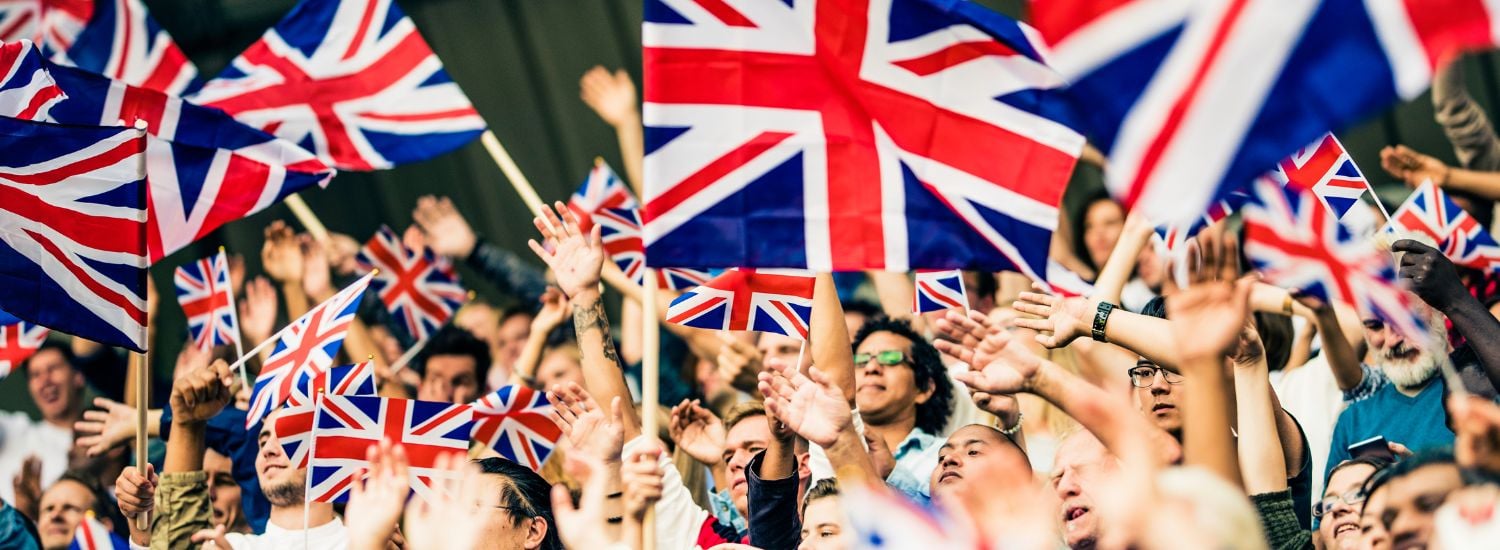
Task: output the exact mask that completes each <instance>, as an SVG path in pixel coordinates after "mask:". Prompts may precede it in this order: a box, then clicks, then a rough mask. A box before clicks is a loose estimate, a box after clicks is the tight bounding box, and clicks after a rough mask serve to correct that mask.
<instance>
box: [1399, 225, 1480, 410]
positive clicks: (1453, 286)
mask: <svg viewBox="0 0 1500 550" xmlns="http://www.w3.org/2000/svg"><path fill="white" fill-rule="evenodd" d="M1391 251H1393V252H1400V253H1402V254H1401V266H1400V276H1401V278H1402V279H1406V280H1408V281H1411V286H1412V292H1415V293H1416V294H1417V296H1419V297H1421V298H1422V301H1424V302H1427V304H1428V305H1430V306H1432V307H1433V309H1436V310H1438V311H1439V312H1442V314H1443V315H1446V316H1448V320H1450V321H1453V328H1455V329H1458V333H1459V334H1462V335H1463V336H1464V338H1465V339H1466V340H1468V341H1469V347H1471V348H1473V349H1474V353H1475V354H1476V355H1478V356H1479V362H1480V363H1481V364H1482V365H1484V373H1485V375H1486V376H1487V377H1488V378H1489V379H1490V384H1493V385H1494V386H1496V387H1500V321H1497V320H1495V317H1494V316H1493V315H1490V312H1489V310H1487V309H1485V308H1484V305H1483V304H1480V303H1479V300H1476V299H1474V296H1472V295H1470V294H1469V291H1468V290H1467V289H1465V288H1464V285H1463V283H1461V282H1459V280H1458V271H1457V270H1455V269H1454V268H1453V262H1452V261H1451V260H1449V259H1448V258H1447V257H1446V256H1444V255H1443V254H1442V253H1441V252H1438V250H1437V249H1435V248H1433V247H1430V246H1427V245H1425V244H1422V243H1419V242H1417V241H1414V240H1411V239H1401V240H1399V241H1396V242H1395V243H1392V244H1391Z"/></svg>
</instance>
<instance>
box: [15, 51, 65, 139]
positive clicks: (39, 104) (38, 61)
mask: <svg viewBox="0 0 1500 550" xmlns="http://www.w3.org/2000/svg"><path fill="white" fill-rule="evenodd" d="M45 65H46V64H45V63H44V62H43V61H42V54H41V53H40V52H38V51H37V49H36V47H35V46H33V45H32V43H31V41H30V40H20V41H16V42H7V43H5V44H0V78H3V80H0V116H8V117H12V118H20V119H25V120H46V119H47V113H48V111H49V110H51V109H52V106H53V105H56V104H57V103H58V102H59V101H62V99H63V93H62V88H59V87H57V83H56V82H53V80H52V77H51V76H48V75H47V71H46V69H45Z"/></svg>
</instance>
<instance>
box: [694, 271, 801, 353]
mask: <svg viewBox="0 0 1500 550" xmlns="http://www.w3.org/2000/svg"><path fill="white" fill-rule="evenodd" d="M813 280H814V277H813V274H812V273H811V272H808V271H802V270H798V269H729V270H725V271H724V273H721V274H719V276H718V277H714V278H713V279H711V280H709V281H708V282H706V283H703V284H702V285H699V286H697V287H695V288H692V289H690V290H688V291H687V292H684V293H683V294H682V295H681V296H678V297H677V299H675V300H672V304H671V305H670V306H668V307H667V322H668V323H675V324H679V325H683V326H689V327H696V328H706V329H711V330H754V331H760V332H774V333H777V334H785V335H787V336H791V337H793V338H800V339H803V340H806V339H807V327H808V324H809V323H811V322H812V300H813Z"/></svg>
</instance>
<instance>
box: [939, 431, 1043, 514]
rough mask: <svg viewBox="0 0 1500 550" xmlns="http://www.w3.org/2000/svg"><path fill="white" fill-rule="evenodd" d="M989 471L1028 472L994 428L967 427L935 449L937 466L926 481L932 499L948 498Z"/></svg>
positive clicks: (1017, 452)
mask: <svg viewBox="0 0 1500 550" xmlns="http://www.w3.org/2000/svg"><path fill="white" fill-rule="evenodd" d="M989 467H1000V468H1005V469H1012V468H1019V469H1025V470H1026V472H1027V473H1028V474H1029V473H1030V472H1031V464H1030V463H1029V462H1027V460H1026V455H1025V454H1023V453H1022V452H1021V450H1020V449H1018V448H1016V445H1015V443H1011V442H1010V440H1009V439H1006V438H1005V436H1004V435H1001V434H1000V432H999V431H996V430H995V429H994V428H991V427H989V426H982V425H979V424H970V425H968V426H964V427H962V428H959V429H957V430H955V431H954V432H953V435H950V436H948V441H946V442H944V443H943V446H942V447H940V448H939V449H938V465H937V468H933V470H932V477H931V479H929V482H930V483H931V486H932V496H933V498H940V499H941V498H948V496H949V495H951V494H952V492H953V490H954V488H956V487H961V486H963V485H964V484H965V483H968V480H971V479H977V478H978V477H979V476H981V475H983V473H984V472H985V471H986V470H987V469H988V468H989Z"/></svg>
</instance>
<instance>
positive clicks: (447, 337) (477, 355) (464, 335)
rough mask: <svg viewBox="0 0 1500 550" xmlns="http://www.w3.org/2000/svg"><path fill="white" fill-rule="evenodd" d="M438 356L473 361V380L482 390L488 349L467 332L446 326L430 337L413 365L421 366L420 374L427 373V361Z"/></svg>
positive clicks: (488, 363) (486, 367) (486, 373)
mask: <svg viewBox="0 0 1500 550" xmlns="http://www.w3.org/2000/svg"><path fill="white" fill-rule="evenodd" d="M438 355H460V356H464V357H469V358H472V359H473V360H474V378H475V379H476V380H478V381H479V387H481V388H483V387H484V384H485V382H484V381H485V380H486V379H487V377H488V376H489V372H490V360H491V358H490V347H489V345H487V344H485V343H484V342H481V341H479V339H478V338H475V337H474V335H472V334H469V331H466V330H464V329H461V328H458V327H455V326H451V325H450V326H447V327H443V329H442V330H439V331H437V334H434V335H432V341H430V342H428V343H427V347H425V348H423V349H422V351H421V352H419V353H417V359H416V361H414V363H416V364H418V365H421V366H422V368H421V371H420V372H421V373H422V374H426V373H427V360H428V359H430V358H432V357H436V356H438Z"/></svg>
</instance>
